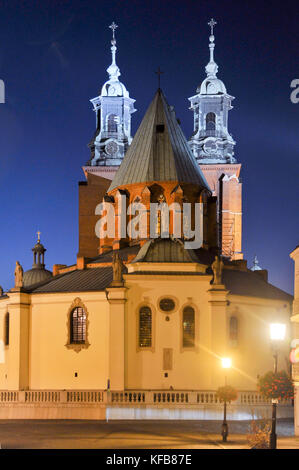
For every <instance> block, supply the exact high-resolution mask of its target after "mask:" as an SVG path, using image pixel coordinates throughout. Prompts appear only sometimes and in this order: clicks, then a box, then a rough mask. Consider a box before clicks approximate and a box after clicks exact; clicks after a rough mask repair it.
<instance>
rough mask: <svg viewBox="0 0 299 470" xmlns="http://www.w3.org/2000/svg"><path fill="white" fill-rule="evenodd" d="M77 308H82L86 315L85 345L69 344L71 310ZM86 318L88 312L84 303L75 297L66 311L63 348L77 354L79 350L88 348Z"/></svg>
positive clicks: (87, 322)
mask: <svg viewBox="0 0 299 470" xmlns="http://www.w3.org/2000/svg"><path fill="white" fill-rule="evenodd" d="M77 307H81V308H83V309H84V311H85V314H86V338H85V343H71V315H72V312H73V310H74V309H75V308H77ZM88 317H89V313H88V310H87V308H86V306H85V305H84V303H83V302H82V300H81V299H80V298H79V297H76V298H75V300H74V301H73V302H72V304H71V306H70V308H69V309H68V313H67V322H66V326H67V342H66V344H65V347H66V348H67V349H72V350H73V351H75V352H76V353H78V352H80V351H81V349H87V348H89V346H90V343H89V341H88V330H89V328H88V327H89V319H88Z"/></svg>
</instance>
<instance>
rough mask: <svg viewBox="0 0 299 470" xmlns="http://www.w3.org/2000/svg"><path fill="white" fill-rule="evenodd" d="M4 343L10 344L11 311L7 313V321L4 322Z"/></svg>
mask: <svg viewBox="0 0 299 470" xmlns="http://www.w3.org/2000/svg"><path fill="white" fill-rule="evenodd" d="M4 344H5V346H8V345H9V313H8V312H7V314H6V315H5V323H4Z"/></svg>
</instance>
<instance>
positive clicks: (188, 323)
mask: <svg viewBox="0 0 299 470" xmlns="http://www.w3.org/2000/svg"><path fill="white" fill-rule="evenodd" d="M194 346H195V312H194V308H192V307H190V306H187V307H185V308H184V310H183V348H193V347H194Z"/></svg>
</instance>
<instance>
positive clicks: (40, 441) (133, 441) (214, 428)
mask: <svg viewBox="0 0 299 470" xmlns="http://www.w3.org/2000/svg"><path fill="white" fill-rule="evenodd" d="M228 424H229V436H228V442H226V443H223V442H222V437H221V435H220V432H221V422H220V421H198V422H196V421H110V422H109V423H106V422H105V421H71V420H70V421H66V420H65V421H55V420H51V421H45V420H43V421H39V420H27V421H25V420H18V421H17V420H15V421H8V420H5V421H4V420H3V421H0V442H1V446H2V448H4V449H157V450H159V449H249V445H248V442H247V438H246V434H247V433H248V429H249V424H250V423H249V422H248V421H242V422H241V421H233V422H229V423H228ZM277 431H278V436H279V437H278V442H277V447H278V448H279V449H299V436H296V437H295V436H294V435H293V432H294V431H293V423H292V421H291V420H279V421H278V425H277Z"/></svg>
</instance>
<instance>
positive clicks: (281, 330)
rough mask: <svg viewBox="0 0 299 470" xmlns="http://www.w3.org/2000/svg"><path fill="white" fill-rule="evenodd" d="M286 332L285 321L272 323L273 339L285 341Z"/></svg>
mask: <svg viewBox="0 0 299 470" xmlns="http://www.w3.org/2000/svg"><path fill="white" fill-rule="evenodd" d="M285 334H286V325H284V324H283V323H271V325H270V338H271V339H272V340H273V341H283V340H284V338H285Z"/></svg>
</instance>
